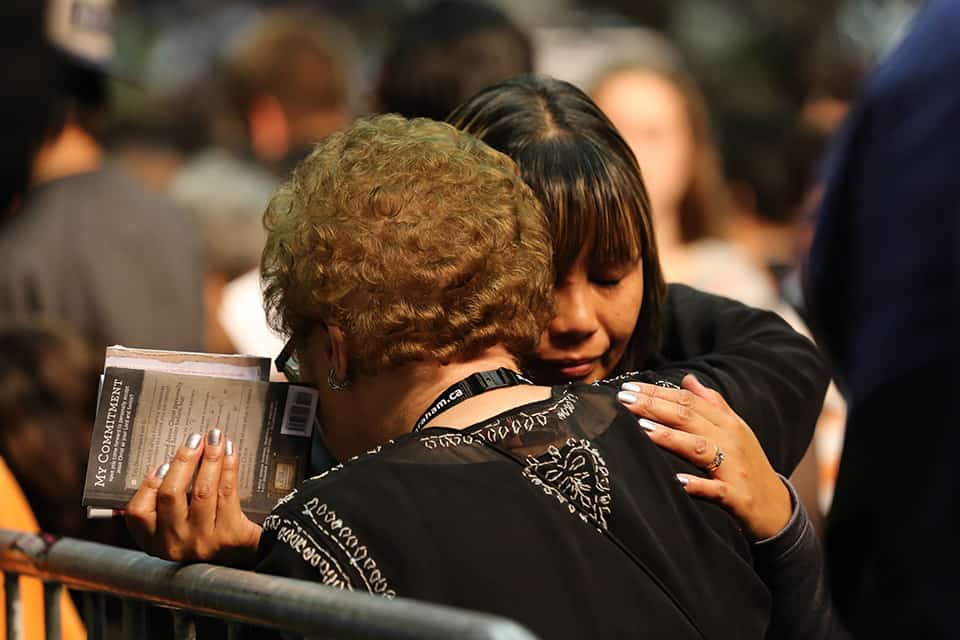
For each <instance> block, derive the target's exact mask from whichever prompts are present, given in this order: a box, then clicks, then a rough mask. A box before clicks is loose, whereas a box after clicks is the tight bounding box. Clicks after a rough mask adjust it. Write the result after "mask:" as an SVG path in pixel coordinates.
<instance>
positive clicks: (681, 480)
mask: <svg viewBox="0 0 960 640" xmlns="http://www.w3.org/2000/svg"><path fill="white" fill-rule="evenodd" d="M677 482H679V483H680V486H683V487H685V486H687V483H688V482H690V479H689V478H684V477H683V476H681V475H680V474H677Z"/></svg>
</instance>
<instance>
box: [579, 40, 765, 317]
mask: <svg viewBox="0 0 960 640" xmlns="http://www.w3.org/2000/svg"><path fill="white" fill-rule="evenodd" d="M668 54H669V55H668ZM675 59H676V54H673V53H670V52H665V53H664V54H663V55H662V56H658V57H655V56H650V59H649V60H646V61H636V62H627V63H624V64H620V65H615V66H613V67H610V68H609V69H607V70H605V71H604V72H603V73H601V74H600V75H599V76H598V77H597V80H596V82H595V83H594V86H593V90H592V91H591V95H592V96H593V98H594V100H595V101H596V103H597V105H598V106H599V107H600V108H601V109H602V110H603V112H604V113H605V114H606V115H607V116H608V117H609V118H610V120H611V121H612V122H613V124H614V125H615V126H616V127H617V129H618V130H619V131H620V132H621V133H622V135H623V137H624V138H625V139H626V141H627V143H628V144H629V145H630V148H631V150H632V151H633V153H634V155H636V157H637V161H638V162H639V163H640V169H641V170H642V171H643V176H644V181H645V182H646V184H647V187H648V190H649V193H650V201H651V204H652V206H653V215H654V227H655V228H656V231H657V249H658V251H659V253H660V260H661V264H662V265H663V272H664V276H665V278H666V279H667V280H668V281H670V282H682V283H684V284H688V285H690V286H692V287H696V288H698V289H703V290H705V291H709V292H711V293H717V294H720V295H724V296H727V297H729V298H734V299H736V300H740V301H742V302H745V303H747V304H749V305H752V306H755V307H761V308H765V309H772V308H774V307H776V306H777V304H778V302H779V301H778V298H777V294H776V288H775V287H774V283H773V281H772V280H771V279H770V278H769V277H768V276H767V274H766V273H764V272H763V271H762V270H761V269H760V268H758V267H757V265H755V264H754V263H753V262H752V261H751V260H750V259H749V257H748V256H747V255H745V254H744V253H743V251H742V250H740V249H739V248H738V247H736V246H735V245H734V244H732V243H731V242H729V241H728V240H727V239H726V237H727V231H728V228H727V225H728V223H729V216H730V208H729V198H728V193H727V191H726V185H725V184H724V179H723V172H722V168H721V164H720V157H719V153H718V150H717V147H716V142H715V140H714V138H713V133H712V129H711V126H710V116H709V113H708V111H707V105H706V101H705V100H704V98H703V95H702V94H701V92H700V90H699V88H698V87H697V85H696V82H695V81H694V79H693V77H692V76H690V75H689V74H688V73H687V72H686V71H684V70H683V69H682V68H681V67H680V66H679V64H678V63H676V62H675Z"/></svg>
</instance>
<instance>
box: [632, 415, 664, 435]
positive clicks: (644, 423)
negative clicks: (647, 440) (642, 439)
mask: <svg viewBox="0 0 960 640" xmlns="http://www.w3.org/2000/svg"><path fill="white" fill-rule="evenodd" d="M637 424H639V425H640V426H641V427H642V428H643V430H644V431H646V432H647V433H653V432H654V431H656V430H657V429H658V428H659V427H661V426H663V425H659V424H657V423H656V422H654V421H653V420H647V419H646V418H640V419H639V420H637Z"/></svg>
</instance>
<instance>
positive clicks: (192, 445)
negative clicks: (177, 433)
mask: <svg viewBox="0 0 960 640" xmlns="http://www.w3.org/2000/svg"><path fill="white" fill-rule="evenodd" d="M202 437H203V436H201V435H200V434H199V433H194V434H192V435H191V436H190V437H189V438H187V449H196V448H197V447H199V446H200V439H201V438H202Z"/></svg>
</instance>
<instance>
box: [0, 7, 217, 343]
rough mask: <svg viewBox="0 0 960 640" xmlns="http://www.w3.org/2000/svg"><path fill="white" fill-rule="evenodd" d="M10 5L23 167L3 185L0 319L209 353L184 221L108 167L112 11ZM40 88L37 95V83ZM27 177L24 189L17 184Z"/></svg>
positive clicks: (10, 129)
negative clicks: (105, 141) (41, 321)
mask: <svg viewBox="0 0 960 640" xmlns="http://www.w3.org/2000/svg"><path fill="white" fill-rule="evenodd" d="M22 4H24V3H4V5H3V8H2V9H0V12H2V14H0V29H2V30H3V31H4V33H9V34H10V37H9V39H8V38H6V37H5V38H3V39H2V40H3V43H4V44H3V46H4V47H11V48H13V50H12V51H9V57H7V56H6V54H5V58H4V59H8V60H15V61H16V62H15V63H11V64H10V65H9V68H8V69H7V72H6V74H5V76H4V82H3V86H2V91H3V92H4V96H3V98H4V99H3V100H2V102H4V103H12V104H13V105H15V106H13V107H10V108H13V109H20V110H24V109H29V113H28V114H26V116H27V117H25V118H24V119H23V120H17V119H11V118H4V119H3V120H2V122H0V126H2V127H3V128H4V133H3V135H0V144H3V145H4V150H5V153H4V154H3V155H4V156H5V155H6V149H7V145H8V144H9V145H10V147H11V152H12V154H13V157H12V158H10V159H9V160H8V161H9V162H11V163H13V164H21V165H22V166H21V167H19V171H20V178H21V179H20V180H19V182H18V183H17V185H16V186H17V189H16V190H7V189H8V188H7V187H6V186H5V193H4V198H5V201H4V202H3V203H2V205H3V207H4V209H3V220H2V224H0V256H2V259H3V265H4V268H3V272H2V274H0V316H4V317H12V318H19V319H27V318H33V317H35V316H45V317H48V318H51V319H55V320H58V321H61V322H63V323H65V324H67V325H68V326H69V327H70V328H72V329H74V330H76V331H78V332H79V333H80V334H81V335H83V336H84V337H85V338H86V339H88V340H90V341H91V343H93V344H96V345H106V344H113V343H123V344H131V345H137V346H143V347H155V348H171V349H190V350H199V349H202V348H203V346H204V345H203V307H202V302H203V301H202V293H201V284H202V283H201V277H202V256H201V247H200V245H199V242H198V240H197V238H196V232H195V230H194V227H193V226H192V225H191V222H190V220H189V218H188V217H187V216H186V215H184V214H183V213H182V212H181V211H179V210H178V209H176V208H175V207H173V206H172V205H170V204H169V203H167V202H166V201H165V200H163V199H161V198H160V197H159V196H158V195H156V194H153V193H151V192H149V191H147V190H146V189H145V188H144V187H143V186H142V185H141V184H139V183H138V182H137V180H136V179H134V178H133V177H132V176H130V175H128V174H126V173H124V172H123V171H122V170H121V169H120V168H119V167H118V166H116V165H115V164H114V163H111V162H109V161H106V160H105V159H104V149H103V146H102V145H101V143H100V140H99V137H98V136H99V135H100V133H101V131H102V123H103V120H104V118H105V114H106V108H107V92H106V80H105V70H106V68H107V65H108V64H109V61H110V57H111V51H112V37H111V33H110V29H111V19H112V5H111V3H110V2H100V3H80V2H74V1H72V0H51V1H50V2H49V3H39V2H35V3H29V4H30V7H29V8H26V7H23V6H21V5H22ZM38 80H39V81H41V83H42V86H37V85H36V82H37V81H38ZM24 178H25V179H24Z"/></svg>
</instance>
